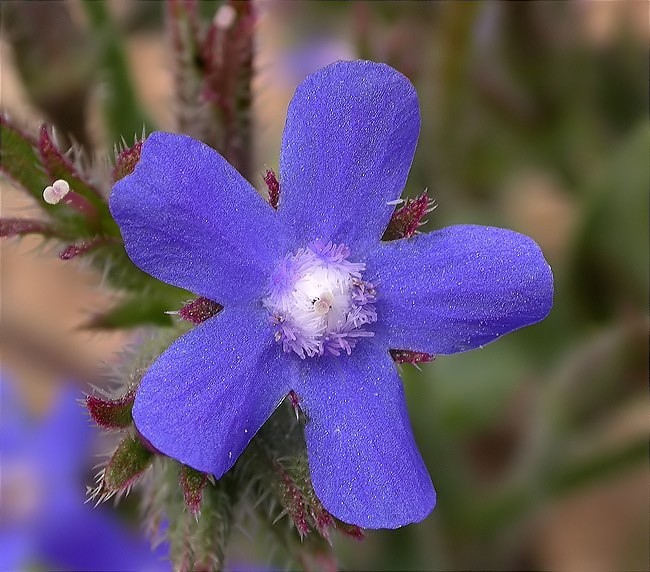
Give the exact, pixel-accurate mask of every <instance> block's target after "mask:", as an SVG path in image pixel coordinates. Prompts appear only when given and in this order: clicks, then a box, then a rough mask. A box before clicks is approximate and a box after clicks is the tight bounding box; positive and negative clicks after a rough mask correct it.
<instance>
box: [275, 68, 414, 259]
mask: <svg viewBox="0 0 650 572" xmlns="http://www.w3.org/2000/svg"><path fill="white" fill-rule="evenodd" d="M419 131H420V112H419V106H418V99H417V94H416V92H415V89H414V87H413V85H412V84H411V82H410V81H409V80H408V79H407V78H406V77H405V76H403V75H402V74H401V73H399V72H397V71H396V70H394V69H393V68H391V67H389V66H387V65H385V64H377V63H373V62H367V61H353V62H337V63H335V64H332V65H330V66H327V67H325V68H323V69H321V70H319V71H317V72H316V73H314V74H312V75H310V76H308V77H307V78H306V79H305V81H303V82H302V83H301V84H300V85H299V86H298V89H297V90H296V93H295V95H294V96H293V99H292V100H291V103H290V104H289V109H288V112H287V120H286V125H285V128H284V135H283V138H282V149H281V153H280V187H281V192H280V207H279V215H280V217H281V218H282V220H283V221H284V222H285V224H286V226H287V227H291V228H292V229H293V237H294V240H293V243H292V248H297V247H302V246H304V245H305V244H308V243H309V242H312V241H313V240H315V239H318V238H321V239H324V240H325V241H328V240H332V241H333V242H335V243H340V242H344V243H345V244H347V245H348V246H349V247H350V248H352V250H353V252H355V253H359V254H363V253H364V251H365V248H366V246H367V245H368V244H372V243H374V242H376V241H378V240H379V239H380V238H381V236H382V234H383V232H384V229H385V228H386V225H387V224H388V221H389V220H390V217H391V214H392V212H393V210H394V206H393V205H389V204H387V203H389V202H390V201H394V200H395V199H397V198H399V196H400V195H401V194H402V191H403V190H404V185H405V184H406V178H407V176H408V172H409V168H410V166H411V162H412V160H413V155H414V153H415V146H416V143H417V138H418V134H419Z"/></svg>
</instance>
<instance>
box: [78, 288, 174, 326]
mask: <svg viewBox="0 0 650 572" xmlns="http://www.w3.org/2000/svg"><path fill="white" fill-rule="evenodd" d="M174 309H175V307H174V306H170V304H169V300H168V299H165V298H157V297H154V296H141V295H140V296H133V297H129V298H127V299H125V300H123V301H122V302H120V303H119V304H117V305H116V306H114V307H113V308H112V309H111V310H109V311H108V312H106V313H104V314H98V315H97V316H95V317H93V318H92V319H91V320H90V321H89V322H87V323H86V324H85V327H86V328H88V329H98V330H113V329H121V328H135V327H138V326H142V325H147V324H148V325H155V326H171V325H172V319H171V316H170V315H169V314H167V313H166V312H168V311H170V310H174Z"/></svg>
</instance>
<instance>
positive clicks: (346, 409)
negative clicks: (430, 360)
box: [110, 61, 553, 528]
mask: <svg viewBox="0 0 650 572" xmlns="http://www.w3.org/2000/svg"><path fill="white" fill-rule="evenodd" d="M419 129H420V116H419V108H418V101H417V95H416V93H415V90H414V88H413V86H412V85H411V83H410V82H409V81H408V80H407V79H406V78H405V77H404V76H403V75H401V74H400V73H398V72H397V71H395V70H394V69H392V68H390V67H388V66H386V65H383V64H376V63H372V62H365V61H356V62H339V63H336V64H333V65H331V66H328V67H326V68H323V69H322V70H320V71H318V72H316V73H314V74H313V75H311V76H309V77H307V79H305V81H304V82H303V83H302V84H301V85H300V86H299V87H298V88H297V90H296V93H295V95H294V97H293V100H292V101H291V103H290V105H289V109H288V115H287V120H286V125H285V129H284V136H283V140H282V149H281V155H280V183H281V195H280V205H279V207H278V209H277V211H276V210H274V209H273V208H271V207H270V206H269V205H268V204H267V203H266V202H265V201H264V200H263V199H262V198H261V197H260V195H259V194H257V193H256V192H255V190H254V189H253V187H252V186H251V185H250V184H249V183H248V182H247V181H246V180H244V178H243V177H242V176H240V175H239V173H237V171H235V169H234V168H233V167H232V166H230V165H229V164H228V163H227V162H226V161H225V160H224V159H223V157H221V156H220V155H219V154H218V153H216V152H214V151H213V150H212V149H210V148H208V147H206V146H205V145H203V144H202V143H200V142H198V141H195V140H193V139H190V138H189V137H185V136H183V135H173V134H168V133H154V134H152V135H151V136H150V137H149V138H148V139H147V141H146V142H145V143H144V145H143V148H142V156H141V159H140V162H139V164H138V166H137V167H136V169H135V171H134V172H133V173H132V174H131V175H130V176H128V177H126V178H125V179H123V180H122V181H120V182H119V183H117V184H116V185H115V187H114V190H113V194H112V196H111V201H110V206H111V211H112V213H113V216H114V217H115V220H116V221H117V222H118V224H119V225H120V228H121V231H122V235H123V237H124V242H125V246H126V249H127V252H128V253H129V255H130V257H131V258H132V260H133V261H134V262H135V263H136V264H137V265H138V266H139V267H140V268H142V269H143V270H144V271H145V272H147V273H149V274H151V275H152V276H154V277H156V278H158V279H160V280H162V281H164V282H168V283H170V284H174V285H176V286H180V287H182V288H186V289H188V290H190V291H192V292H194V293H196V294H198V295H200V296H204V297H207V298H209V299H211V300H214V301H216V302H219V303H220V304H222V305H223V307H224V309H223V310H222V311H221V312H220V313H219V314H218V315H216V316H214V317H213V318H211V319H209V320H207V321H206V322H204V323H202V324H201V325H199V326H198V327H196V328H195V329H193V330H192V331H190V332H189V333H187V334H186V335H184V336H183V337H181V338H180V339H178V340H177V341H176V342H175V343H173V344H172V345H171V346H170V347H169V348H168V349H167V350H166V351H165V352H164V353H163V354H162V355H161V356H160V357H159V358H158V360H157V361H156V362H155V363H154V364H153V365H152V366H151V368H150V369H149V370H148V372H147V373H146V375H145V376H144V378H143V380H142V384H141V385H140V387H139V390H138V393H137V397H136V400H135V406H134V410H133V414H134V419H135V423H136V425H137V427H138V429H139V430H140V431H141V432H142V433H143V434H144V436H145V437H146V438H147V439H149V440H150V441H151V442H152V444H153V445H154V446H155V447H156V448H157V449H159V450H160V451H162V452H163V453H165V454H167V455H169V456H171V457H174V458H175V459H178V460H179V461H181V462H183V463H186V464H188V465H190V466H192V467H194V468H196V469H198V470H201V471H205V472H208V473H212V474H214V475H215V476H216V477H220V476H221V475H223V474H224V473H225V472H226V471H228V469H230V468H231V467H232V465H233V464H234V463H235V461H236V460H237V457H239V455H240V454H241V452H242V451H243V450H244V448H245V447H246V445H247V444H248V443H249V441H250V440H251V438H252V437H253V435H254V434H255V432H256V431H257V430H258V429H259V428H260V426H261V425H262V424H263V423H264V422H265V421H266V419H267V418H268V417H269V416H270V414H271V413H272V412H273V410H274V409H275V408H276V407H277V406H278V404H279V403H280V402H281V401H282V400H283V399H284V397H285V396H286V395H287V393H288V392H289V391H290V390H294V391H295V393H296V394H297V395H298V398H299V401H300V405H301V407H302V409H303V411H304V412H305V414H306V419H307V421H306V424H305V438H306V443H307V452H308V458H309V466H310V471H311V477H312V481H313V485H314V489H315V491H316V493H317V495H318V497H319V498H320V500H321V501H322V502H323V504H324V506H325V507H326V508H327V509H328V510H329V511H330V512H331V513H332V514H333V515H334V516H336V517H338V518H339V519H341V520H343V521H345V522H348V523H352V524H356V525H359V526H362V527H366V528H396V527H399V526H402V525H404V524H407V523H411V522H416V521H420V520H422V519H423V518H425V517H426V516H427V515H428V514H429V513H430V511H431V510H432V508H433V506H434V504H435V492H434V489H433V485H432V483H431V479H430V477H429V474H428V472H427V469H426V467H425V465H424V463H423V461H422V458H421V456H420V453H419V452H418V449H417V447H416V444H415V442H414V438H413V433H412V430H411V427H410V424H409V419H408V414H407V411H406V403H405V400H404V391H403V388H402V384H401V380H400V378H399V375H398V372H397V368H396V366H395V364H394V363H393V361H392V359H391V357H390V354H389V349H402V350H413V351H418V352H426V353H429V354H451V353H456V352H461V351H465V350H470V349H473V348H478V347H481V346H483V345H485V344H487V343H489V342H491V341H493V340H495V339H496V338H498V337H500V336H501V335H503V334H506V333H508V332H511V331H513V330H516V329H517V328H521V327H522V326H525V325H528V324H532V323H534V322H537V321H539V320H541V319H543V318H544V317H545V316H546V315H547V314H548V312H549V310H550V308H551V304H552V295H553V286H552V274H551V270H550V268H549V266H548V264H547V263H546V261H545V260H544V257H543V255H542V253H541V252H540V249H539V247H538V246H537V245H536V244H535V243H534V242H533V241H532V240H531V239H529V238H528V237H526V236H522V235H521V234H517V233H515V232H511V231H508V230H504V229H498V228H490V227H481V226H454V227H450V228H446V229H443V230H440V231H437V232H432V233H429V234H422V235H417V236H414V237H412V238H409V239H402V240H395V241H391V242H382V241H381V237H382V235H383V233H384V230H385V229H386V225H387V223H388V222H389V220H390V218H391V215H392V212H393V210H394V205H395V202H396V199H398V198H399V196H400V194H401V193H402V190H403V189H404V186H405V183H406V178H407V175H408V172H409V168H410V165H411V161H412V159H413V155H414V152H415V147H416V142H417V138H418V133H419Z"/></svg>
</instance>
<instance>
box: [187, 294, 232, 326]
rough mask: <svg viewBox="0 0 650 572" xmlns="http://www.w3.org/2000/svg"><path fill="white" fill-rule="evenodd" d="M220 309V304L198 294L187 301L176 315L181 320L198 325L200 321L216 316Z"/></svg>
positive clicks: (221, 307)
mask: <svg viewBox="0 0 650 572" xmlns="http://www.w3.org/2000/svg"><path fill="white" fill-rule="evenodd" d="M222 309H223V306H222V305H221V304H218V303H217V302H213V301H212V300H210V299H209V298H205V297H203V296H200V297H199V298H195V299H194V300H190V301H189V302H187V303H186V304H185V305H184V306H183V307H182V308H181V309H180V310H179V311H178V315H179V317H180V318H182V319H183V320H185V321H187V322H190V323H192V324H194V325H195V326H198V325H199V324H201V323H202V322H205V321H206V320H208V319H210V318H212V317H213V316H216V315H217V314H218V313H219V312H221V310H222Z"/></svg>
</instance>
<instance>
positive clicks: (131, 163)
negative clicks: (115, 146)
mask: <svg viewBox="0 0 650 572" xmlns="http://www.w3.org/2000/svg"><path fill="white" fill-rule="evenodd" d="M142 143H143V142H142V141H136V142H135V144H134V145H133V147H129V148H127V149H123V150H122V151H120V152H119V153H118V154H117V157H116V159H115V166H114V167H113V172H112V179H113V182H114V183H117V181H119V180H120V179H123V178H124V177H126V176H127V175H130V174H131V173H133V170H134V169H135V166H136V165H137V164H138V161H139V160H140V154H141V153H142Z"/></svg>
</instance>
